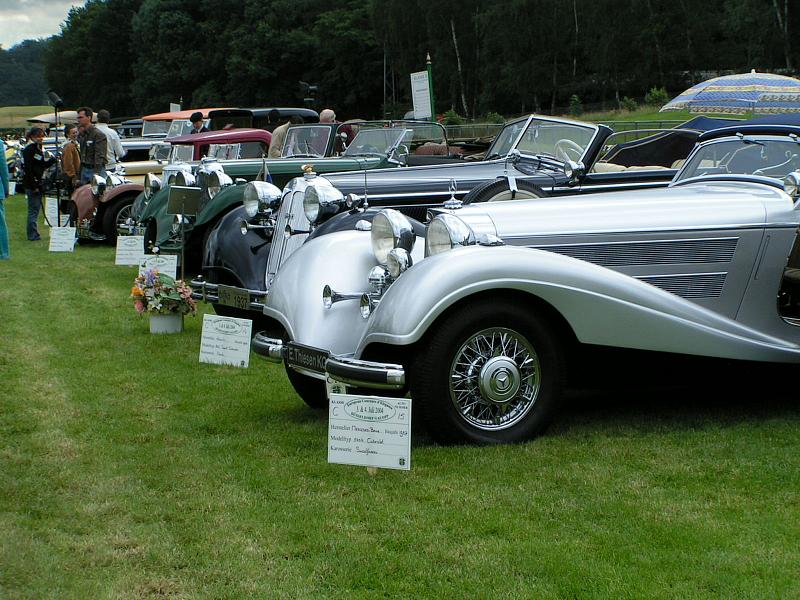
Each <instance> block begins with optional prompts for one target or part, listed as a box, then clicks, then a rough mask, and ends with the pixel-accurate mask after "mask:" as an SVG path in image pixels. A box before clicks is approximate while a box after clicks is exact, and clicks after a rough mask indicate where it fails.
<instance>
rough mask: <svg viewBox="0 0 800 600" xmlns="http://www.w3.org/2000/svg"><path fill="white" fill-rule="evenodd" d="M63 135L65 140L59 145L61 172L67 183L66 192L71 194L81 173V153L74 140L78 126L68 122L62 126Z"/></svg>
mask: <svg viewBox="0 0 800 600" xmlns="http://www.w3.org/2000/svg"><path fill="white" fill-rule="evenodd" d="M64 135H66V136H67V141H66V142H64V145H63V146H62V147H61V172H62V173H63V174H64V176H65V181H66V183H67V194H68V195H69V196H72V192H73V191H75V188H76V187H78V184H79V181H80V175H81V155H80V152H78V143H77V141H76V140H77V139H78V128H77V127H75V125H73V124H72V123H70V124H69V125H67V126H66V127H64Z"/></svg>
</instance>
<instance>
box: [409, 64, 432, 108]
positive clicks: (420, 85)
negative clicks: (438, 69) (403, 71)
mask: <svg viewBox="0 0 800 600" xmlns="http://www.w3.org/2000/svg"><path fill="white" fill-rule="evenodd" d="M411 98H412V99H413V101H414V117H415V118H417V119H430V118H431V117H433V115H432V114H431V90H430V85H429V84H428V72H427V71H418V72H417V73H412V74H411Z"/></svg>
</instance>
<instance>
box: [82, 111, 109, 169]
mask: <svg viewBox="0 0 800 600" xmlns="http://www.w3.org/2000/svg"><path fill="white" fill-rule="evenodd" d="M92 115H94V112H93V111H92V109H91V108H89V107H88V106H81V107H80V108H79V109H78V127H80V128H81V137H80V147H81V184H84V183H91V182H92V177H94V176H95V175H100V176H102V177H105V175H106V149H107V147H108V142H107V141H106V136H105V134H104V133H103V132H102V131H100V130H99V129H98V128H97V127H95V126H94V125H93V124H92Z"/></svg>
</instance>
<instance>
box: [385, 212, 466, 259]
mask: <svg viewBox="0 0 800 600" xmlns="http://www.w3.org/2000/svg"><path fill="white" fill-rule="evenodd" d="M373 227H374V224H373ZM475 243H476V240H475V232H474V231H472V228H471V227H470V226H469V225H467V224H466V223H464V221H462V220H461V219H459V218H458V217H456V216H454V215H451V214H448V213H444V214H441V215H437V216H436V217H435V218H434V219H433V220H432V221H431V222H430V223H429V224H428V230H427V232H426V233H425V256H433V255H435V254H441V253H442V252H447V251H448V250H452V249H453V248H455V247H457V246H472V245H474V244H475Z"/></svg>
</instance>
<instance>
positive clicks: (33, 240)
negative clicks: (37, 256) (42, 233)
mask: <svg viewBox="0 0 800 600" xmlns="http://www.w3.org/2000/svg"><path fill="white" fill-rule="evenodd" d="M41 239H42V238H41V237H35V238H28V241H29V242H38V241H39V240H41Z"/></svg>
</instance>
